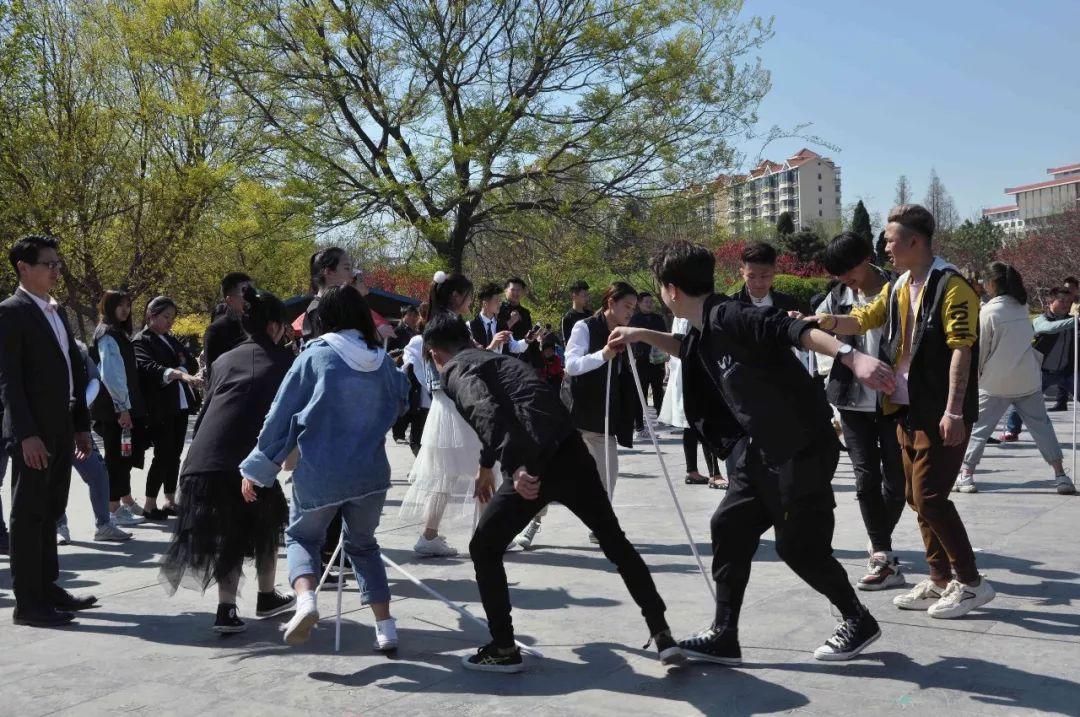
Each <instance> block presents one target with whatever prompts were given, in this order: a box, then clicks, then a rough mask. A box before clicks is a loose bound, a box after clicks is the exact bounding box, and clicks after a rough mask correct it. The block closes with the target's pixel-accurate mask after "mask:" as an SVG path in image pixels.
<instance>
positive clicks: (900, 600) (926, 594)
mask: <svg viewBox="0 0 1080 717" xmlns="http://www.w3.org/2000/svg"><path fill="white" fill-rule="evenodd" d="M944 594H945V588H939V587H938V586H937V585H935V584H934V581H933V580H930V579H929V578H927V579H926V580H923V581H922V582H921V583H919V584H918V585H916V586H915V587H913V588H912V589H911V590H909V591H908V592H906V593H904V594H903V595H897V596H896V597H894V598H893V601H892V604H893V605H895V606H896V607H898V608H900V609H901V610H923V611H926V610H929V609H930V606H931V605H934V604H935V603H937V601H938V600H940V599H941V596H942V595H944Z"/></svg>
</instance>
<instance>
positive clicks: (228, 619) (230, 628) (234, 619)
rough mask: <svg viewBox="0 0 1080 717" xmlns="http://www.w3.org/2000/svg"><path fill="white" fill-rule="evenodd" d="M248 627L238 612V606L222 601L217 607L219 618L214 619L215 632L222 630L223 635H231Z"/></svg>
mask: <svg viewBox="0 0 1080 717" xmlns="http://www.w3.org/2000/svg"><path fill="white" fill-rule="evenodd" d="M246 629H247V625H246V624H245V623H244V621H243V620H241V619H240V618H239V616H237V614H236V606H235V605H230V604H228V603H221V604H220V605H218V608H217V620H215V621H214V632H220V633H221V634H223V635H231V634H233V633H237V632H243V631H244V630H246Z"/></svg>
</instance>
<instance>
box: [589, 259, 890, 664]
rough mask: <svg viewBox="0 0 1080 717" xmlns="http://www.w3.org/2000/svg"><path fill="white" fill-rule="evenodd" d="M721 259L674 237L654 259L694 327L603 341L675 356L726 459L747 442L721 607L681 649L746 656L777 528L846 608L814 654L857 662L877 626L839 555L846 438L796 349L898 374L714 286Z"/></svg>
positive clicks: (724, 556)
mask: <svg viewBox="0 0 1080 717" xmlns="http://www.w3.org/2000/svg"><path fill="white" fill-rule="evenodd" d="M714 266H715V258H714V257H713V255H712V252H710V251H709V250H708V249H706V248H705V247H703V246H700V245H697V244H693V243H690V242H686V241H676V242H672V243H670V244H667V245H666V246H664V247H663V248H661V249H660V251H659V252H658V253H657V255H656V256H655V258H654V261H653V273H654V274H655V276H656V279H657V282H658V283H659V285H660V296H661V298H662V299H663V301H664V304H665V305H667V307H668V308H669V309H670V310H671V312H672V313H673V314H674V315H675V316H676V317H680V318H685V319H688V320H689V321H690V325H691V328H690V331H689V333H687V334H686V336H676V335H672V334H666V333H661V332H658V331H649V330H647V329H640V328H632V327H619V328H616V329H614V330H613V331H612V332H611V336H610V338H609V340H608V344H607V346H608V349H610V350H611V351H624V350H625V349H626V348H627V346H629V345H630V344H632V343H634V342H638V341H641V342H644V343H647V344H649V345H651V346H655V347H657V348H659V349H661V350H662V351H666V352H667V353H669V354H671V355H678V356H679V358H680V359H681V360H682V368H683V371H684V374H683V402H684V409H685V412H686V417H687V420H688V421H689V423H690V424H691V425H692V426H693V427H694V428H695V429H697V431H698V433H699V434H700V435H701V436H702V438H703V439H704V441H705V442H706V443H707V444H708V445H709V446H710V447H711V448H713V449H714V450H715V451H716V452H717V453H718V454H719V455H720V456H721V457H726V456H727V454H728V453H729V452H730V451H731V450H732V448H733V446H735V445H736V444H737V443H739V442H740V441H742V442H743V443H744V445H745V450H744V451H743V453H742V456H741V457H740V459H739V461H738V464H737V466H736V469H735V470H734V471H733V472H731V473H730V474H729V476H728V482H729V487H728V492H727V494H726V495H725V496H724V500H723V501H722V502H721V504H720V507H719V508H717V510H716V512H715V513H714V514H713V517H712V521H711V524H710V527H711V533H712V546H713V565H712V574H713V579H714V580H715V581H716V615H715V618H714V620H713V623H712V625H710V626H709V627H708V628H706V629H705V630H702V631H701V632H699V633H698V634H696V635H694V636H692V637H690V638H688V639H685V640H681V641H680V642H679V646H680V647H682V649H683V651H684V653H685V654H686V655H687V656H688V657H690V658H691V659H697V660H704V661H708V662H715V663H719V664H723V665H738V664H741V662H742V655H741V650H740V648H739V634H738V625H739V613H740V611H741V608H742V602H743V596H744V594H745V592H746V586H747V583H748V582H749V579H750V565H751V562H752V560H753V557H754V553H755V552H756V551H757V548H758V543H759V541H760V537H761V534H762V533H764V532H765V531H766V530H768V529H769V528H770V527H771V528H774V530H775V532H776V552H777V554H778V555H779V556H780V558H781V559H782V560H783V561H784V562H785V563H787V564H788V566H789V567H791V569H792V570H794V571H795V573H796V574H797V575H798V576H799V577H801V578H802V579H803V580H804V581H806V582H807V583H808V584H809V585H810V586H811V587H813V588H814V589H815V590H817V591H818V592H820V593H821V594H823V595H824V596H825V597H827V598H828V599H829V602H831V603H832V604H833V605H835V606H836V608H837V609H838V610H839V611H840V614H841V616H842V619H841V621H840V623H839V625H838V626H837V627H836V629H835V630H834V632H833V634H832V636H831V637H830V638H828V639H827V640H826V641H825V643H824V644H823V645H822V646H821V647H819V648H818V649H817V650H816V651H815V652H814V657H815V658H817V659H819V660H848V659H851V658H853V657H855V656H856V655H858V654H859V653H860V652H862V651H863V650H864V649H865V648H866V647H867V645H869V644H870V643H872V642H873V641H874V640H876V639H878V637H880V636H881V630H880V629H879V627H878V624H877V621H875V620H874V618H873V616H872V615H871V614H870V612H869V611H868V610H867V609H866V607H865V606H863V605H862V604H861V603H860V602H859V600H858V598H857V597H856V593H855V591H854V589H853V588H852V587H851V584H850V583H849V582H848V576H847V572H846V571H845V570H844V568H843V566H842V565H840V563H839V562H837V560H836V558H834V557H833V555H832V535H833V527H834V517H833V509H834V508H835V502H834V499H833V492H832V486H831V481H832V477H833V473H834V471H835V469H836V465H837V462H838V460H839V455H840V448H839V442H838V441H837V438H836V433H835V431H834V430H833V427H832V410H831V409H830V408H829V405H828V403H827V402H826V401H825V395H824V391H823V390H822V387H821V383H820V382H819V381H817V380H815V379H814V378H813V377H812V376H810V375H809V374H808V373H807V372H806V369H805V368H804V367H803V366H802V364H801V363H800V362H799V360H798V358H796V356H795V354H794V353H793V352H792V349H793V348H802V349H807V350H811V351H817V352H819V353H823V354H826V355H829V356H836V358H837V360H839V361H842V362H843V363H844V364H845V365H847V366H848V368H850V369H851V370H852V371H853V373H854V374H855V376H856V378H858V379H859V380H860V381H862V382H864V383H866V384H867V385H869V386H870V387H871V388H874V389H886V390H891V388H892V385H893V374H892V371H891V370H890V369H889V367H888V366H887V365H886V364H885V363H883V362H881V361H879V360H878V359H876V358H873V357H870V356H867V355H865V354H861V353H859V352H857V351H854V350H852V349H851V347H850V346H847V345H845V344H841V343H840V341H838V340H837V339H835V338H833V337H832V336H829V335H828V334H826V333H824V332H823V331H819V330H818V329H816V328H815V326H814V324H813V323H811V322H808V321H804V320H800V319H795V318H792V317H790V316H788V315H787V314H786V313H784V312H783V311H781V310H780V309H778V308H775V307H755V306H752V305H748V304H744V303H742V302H739V301H735V300H731V299H728V298H727V297H725V296H723V295H721V294H716V293H715V291H714V279H713V271H714Z"/></svg>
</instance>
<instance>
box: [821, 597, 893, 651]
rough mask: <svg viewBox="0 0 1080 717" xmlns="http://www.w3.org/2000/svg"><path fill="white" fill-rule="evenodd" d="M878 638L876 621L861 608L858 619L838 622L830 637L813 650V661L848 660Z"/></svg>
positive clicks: (878, 631) (851, 618)
mask: <svg viewBox="0 0 1080 717" xmlns="http://www.w3.org/2000/svg"><path fill="white" fill-rule="evenodd" d="M879 637H881V628H880V627H878V624H877V620H875V619H874V616H873V615H871V614H870V611H869V610H867V609H866V608H863V612H862V614H861V615H859V616H858V617H849V618H845V619H843V620H841V621H840V624H839V625H837V626H836V629H835V630H834V631H833V634H832V637H830V638H829V639H828V640H826V641H825V644H824V645H822V646H821V647H819V648H818V649H816V650H814V659H815V660H825V661H828V662H842V661H844V660H850V659H851V658H853V657H855V656H856V655H858V654H859V653H860V652H862V651H863V650H865V649H866V648H867V646H869V645H870V643H872V642H874V641H875V640H877V639H878V638H879Z"/></svg>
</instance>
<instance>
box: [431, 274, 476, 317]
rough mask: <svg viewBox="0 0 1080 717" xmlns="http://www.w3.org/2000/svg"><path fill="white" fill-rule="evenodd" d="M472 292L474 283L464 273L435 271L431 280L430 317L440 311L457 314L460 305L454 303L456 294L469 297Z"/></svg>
mask: <svg viewBox="0 0 1080 717" xmlns="http://www.w3.org/2000/svg"><path fill="white" fill-rule="evenodd" d="M472 293H473V283H472V281H470V280H469V277H467V276H465V275H464V274H459V273H458V272H454V273H453V274H447V273H446V272H445V271H437V272H435V276H434V277H432V280H431V289H430V290H429V291H428V315H429V316H428V318H429V319H430V318H431V316H434V315H435V314H437V313H438V312H440V311H448V312H450V313H452V314H454V315H457V313H458V307H457V306H455V305H454V302H455V301H456V299H455V298H454V294H458V296H460V297H463V298H466V299H467V298H468V297H469V296H470V295H471V294H472Z"/></svg>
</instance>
